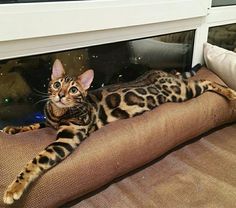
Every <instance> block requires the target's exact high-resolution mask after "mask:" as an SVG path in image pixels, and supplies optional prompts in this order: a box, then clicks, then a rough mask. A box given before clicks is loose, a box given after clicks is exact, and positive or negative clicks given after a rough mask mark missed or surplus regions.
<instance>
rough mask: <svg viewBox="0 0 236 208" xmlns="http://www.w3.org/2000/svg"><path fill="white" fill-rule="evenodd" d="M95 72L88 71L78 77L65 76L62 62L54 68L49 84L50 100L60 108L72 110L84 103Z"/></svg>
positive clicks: (56, 62)
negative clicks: (71, 108)
mask: <svg viewBox="0 0 236 208" xmlns="http://www.w3.org/2000/svg"><path fill="white" fill-rule="evenodd" d="M93 77H94V73H93V70H91V69H90V70H87V71H85V72H84V73H83V74H81V75H80V76H78V77H73V78H72V77H69V76H66V75H65V70H64V67H63V65H62V63H61V61H60V60H58V59H57V60H56V61H55V62H54V64H53V67H52V75H51V82H50V83H49V88H48V93H49V99H50V100H51V101H52V102H53V103H54V104H55V105H56V106H57V107H59V108H70V107H74V106H78V105H81V104H83V103H84V101H85V100H84V99H85V97H86V94H87V90H88V88H89V87H90V85H91V83H92V81H93Z"/></svg>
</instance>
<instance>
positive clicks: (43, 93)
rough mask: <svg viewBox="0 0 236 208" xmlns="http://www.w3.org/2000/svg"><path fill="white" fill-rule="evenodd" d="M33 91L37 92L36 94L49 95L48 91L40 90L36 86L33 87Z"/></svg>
mask: <svg viewBox="0 0 236 208" xmlns="http://www.w3.org/2000/svg"><path fill="white" fill-rule="evenodd" d="M33 92H34V94H36V95H43V96H48V93H46V92H41V91H39V90H37V89H35V88H33Z"/></svg>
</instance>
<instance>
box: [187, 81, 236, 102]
mask: <svg viewBox="0 0 236 208" xmlns="http://www.w3.org/2000/svg"><path fill="white" fill-rule="evenodd" d="M207 91H211V92H215V93H217V94H220V95H222V96H224V97H225V98H227V99H228V100H236V91H235V90H233V89H231V88H229V87H227V86H223V85H221V84H218V83H216V82H212V81H208V80H198V81H193V80H191V81H188V84H187V95H188V96H187V99H190V98H192V97H197V96H199V95H201V94H202V93H204V92H207Z"/></svg>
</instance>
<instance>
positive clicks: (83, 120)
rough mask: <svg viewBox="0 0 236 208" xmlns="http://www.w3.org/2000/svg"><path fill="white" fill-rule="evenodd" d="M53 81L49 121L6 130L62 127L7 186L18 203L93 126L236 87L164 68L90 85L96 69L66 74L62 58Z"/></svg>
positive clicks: (7, 198) (233, 95)
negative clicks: (133, 77)
mask: <svg viewBox="0 0 236 208" xmlns="http://www.w3.org/2000/svg"><path fill="white" fill-rule="evenodd" d="M51 78H52V80H51V82H50V83H49V89H48V94H49V100H48V102H47V104H46V106H45V115H46V120H47V122H46V124H32V125H29V126H21V127H5V128H4V129H3V131H4V132H6V133H9V134H16V133H19V132H24V131H30V130H34V129H39V128H43V127H45V126H46V125H47V126H51V127H52V128H55V129H57V137H56V138H55V141H54V142H53V143H51V144H49V145H48V146H47V147H45V149H44V150H42V151H41V152H40V153H39V154H38V155H36V156H35V157H34V158H33V159H32V160H31V161H29V162H28V163H27V164H26V166H25V167H24V168H23V169H22V171H21V172H20V173H19V174H18V175H17V176H16V178H15V179H14V180H13V182H12V183H11V184H10V185H9V186H8V188H7V189H6V191H5V194H4V197H3V200H4V202H5V203H6V204H12V203H13V202H14V201H15V200H18V199H19V198H20V197H21V195H22V194H23V192H24V191H25V190H26V188H27V187H28V186H29V185H30V184H31V183H32V182H33V181H34V180H35V179H37V178H38V177H39V176H40V175H41V174H43V173H44V172H45V171H47V170H48V169H50V168H52V167H53V166H55V165H57V164H58V163H60V162H61V161H62V160H64V159H65V158H66V157H67V156H68V155H69V154H71V153H72V152H73V150H74V149H76V148H77V147H78V146H79V145H80V143H81V142H82V141H83V140H85V139H86V138H87V137H88V136H89V135H90V134H91V133H92V132H94V131H95V130H97V129H99V128H101V127H103V126H104V125H106V124H108V123H110V122H113V121H116V120H119V119H127V118H130V117H134V116H137V115H140V114H142V113H144V112H145V111H149V110H152V109H153V108H156V107H158V106H159V105H161V104H163V103H167V102H183V101H186V100H189V99H191V98H194V97H197V96H199V95H201V94H202V93H204V92H206V91H213V92H216V93H218V94H221V95H223V96H224V97H226V98H227V99H229V100H235V99H236V92H235V91H233V90H232V89H230V88H227V87H224V86H221V85H219V84H217V83H215V82H211V81H206V80H199V81H190V80H187V79H183V78H181V76H175V75H171V74H168V73H166V72H163V71H157V70H154V71H150V72H147V73H146V74H144V75H143V76H141V77H140V78H138V79H137V80H135V81H133V82H129V83H125V84H117V85H111V86H107V87H103V88H100V89H97V90H93V91H89V92H88V91H87V90H88V89H89V87H90V85H91V82H92V80H93V71H92V70H88V71H86V72H85V73H84V74H82V75H81V76H79V77H75V78H72V77H69V76H66V75H65V71H64V68H63V66H62V64H61V62H60V61H59V60H56V61H55V63H54V65H53V70H52V76H51Z"/></svg>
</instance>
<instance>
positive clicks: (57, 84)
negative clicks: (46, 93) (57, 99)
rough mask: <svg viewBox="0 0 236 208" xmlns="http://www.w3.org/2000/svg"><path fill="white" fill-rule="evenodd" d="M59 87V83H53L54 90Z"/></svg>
mask: <svg viewBox="0 0 236 208" xmlns="http://www.w3.org/2000/svg"><path fill="white" fill-rule="evenodd" d="M60 86H61V83H60V82H55V83H54V84H53V87H54V88H55V89H58V88H59V87H60Z"/></svg>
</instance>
